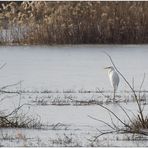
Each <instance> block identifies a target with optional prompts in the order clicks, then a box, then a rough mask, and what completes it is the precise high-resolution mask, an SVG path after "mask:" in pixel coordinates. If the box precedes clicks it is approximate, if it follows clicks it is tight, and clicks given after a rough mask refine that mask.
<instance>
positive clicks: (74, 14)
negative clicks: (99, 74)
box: [0, 1, 148, 44]
mask: <svg viewBox="0 0 148 148" xmlns="http://www.w3.org/2000/svg"><path fill="white" fill-rule="evenodd" d="M0 19H1V20H2V23H1V24H0V26H1V30H3V29H4V28H5V29H10V30H11V36H12V38H13V39H12V40H11V41H10V40H8V38H9V37H8V36H7V37H6V38H7V40H1V42H3V43H4V42H7V43H10V42H12V43H19V44H82V43H83V44H84V43H87V44H93V43H122V44H126V43H129V44H132V43H148V38H147V34H148V32H147V30H148V29H147V26H148V2H142V1H141V2H121V1H120V2H43V1H39V2H35V1H32V2H1V3H0ZM14 28H17V29H14ZM24 28H25V29H24ZM14 30H15V31H14ZM20 34H21V35H20ZM18 36H21V37H18Z"/></svg>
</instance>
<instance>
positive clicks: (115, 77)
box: [105, 66, 119, 99]
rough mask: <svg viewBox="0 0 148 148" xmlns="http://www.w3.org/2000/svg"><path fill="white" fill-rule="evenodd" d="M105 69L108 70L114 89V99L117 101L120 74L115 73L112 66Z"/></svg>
mask: <svg viewBox="0 0 148 148" xmlns="http://www.w3.org/2000/svg"><path fill="white" fill-rule="evenodd" d="M105 69H108V76H109V79H110V83H111V86H112V87H113V89H114V99H115V92H116V90H117V88H118V84H119V76H118V73H117V72H116V71H115V69H114V67H112V66H110V67H106V68H105Z"/></svg>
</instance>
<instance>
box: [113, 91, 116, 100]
mask: <svg viewBox="0 0 148 148" xmlns="http://www.w3.org/2000/svg"><path fill="white" fill-rule="evenodd" d="M115 93H116V90H115V89H114V96H113V102H115Z"/></svg>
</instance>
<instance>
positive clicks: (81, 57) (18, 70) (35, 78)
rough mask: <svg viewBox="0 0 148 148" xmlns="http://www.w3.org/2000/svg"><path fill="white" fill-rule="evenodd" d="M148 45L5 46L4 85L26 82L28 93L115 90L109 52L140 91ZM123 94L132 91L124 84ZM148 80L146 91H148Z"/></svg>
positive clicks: (0, 54)
mask: <svg viewBox="0 0 148 148" xmlns="http://www.w3.org/2000/svg"><path fill="white" fill-rule="evenodd" d="M147 48H148V46H147V45H88V46H87V45H78V46H77V45H76V46H30V47H29V46H1V47H0V63H1V64H2V63H7V65H6V67H5V68H4V69H2V70H1V71H0V76H1V84H0V85H2V86H3V85H7V84H11V83H16V82H18V81H20V80H23V86H22V87H23V88H25V89H37V90H41V89H49V90H54V89H58V90H64V89H73V90H77V89H96V88H97V87H99V88H100V89H104V90H112V88H111V86H110V84H109V80H108V76H107V71H105V70H104V67H105V66H109V65H111V63H110V61H109V58H108V57H107V56H106V55H105V54H104V53H103V51H106V52H108V53H109V54H110V55H111V56H112V58H113V60H114V62H115V64H116V66H117V67H118V69H119V70H120V71H121V72H122V74H124V76H125V77H126V78H127V79H128V80H129V82H132V78H134V83H135V88H136V89H139V87H140V84H141V81H142V78H143V75H144V73H145V74H146V76H147V74H148V65H147V61H148V58H147V57H148V49H147ZM120 82H121V83H120V85H119V90H128V88H127V87H126V85H125V84H124V83H123V82H122V80H121V81H120ZM147 84H148V78H147V77H146V79H145V83H144V85H143V89H148V85H147Z"/></svg>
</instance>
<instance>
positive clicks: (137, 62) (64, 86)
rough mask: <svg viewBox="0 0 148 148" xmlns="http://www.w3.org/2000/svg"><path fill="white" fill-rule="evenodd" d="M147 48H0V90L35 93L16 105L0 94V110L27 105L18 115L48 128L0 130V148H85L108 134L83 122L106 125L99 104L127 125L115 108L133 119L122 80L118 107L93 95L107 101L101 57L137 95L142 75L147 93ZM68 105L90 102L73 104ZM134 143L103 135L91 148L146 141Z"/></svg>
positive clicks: (15, 100) (132, 105)
mask: <svg viewBox="0 0 148 148" xmlns="http://www.w3.org/2000/svg"><path fill="white" fill-rule="evenodd" d="M147 48H148V46H147V45H95V46H94V45H76V46H70V45H69V46H1V47H0V63H1V64H3V63H7V65H6V66H5V67H4V68H3V69H2V70H1V71H0V76H1V83H0V86H1V87H2V86H4V85H8V84H13V83H16V82H18V81H20V80H23V83H22V87H21V89H22V90H32V91H34V90H39V92H37V91H36V92H35V93H32V92H27V93H26V92H25V93H23V94H22V95H21V99H20V96H19V95H18V94H11V93H8V94H1V99H2V98H5V97H6V99H4V100H3V101H1V103H0V108H1V109H2V110H4V111H6V112H8V110H9V111H12V110H13V109H14V108H16V106H17V105H18V104H19V103H21V104H25V103H27V104H29V105H27V106H25V107H23V108H22V110H21V112H23V113H27V115H29V116H31V117H39V119H40V121H41V122H42V123H43V124H44V125H46V124H49V125H52V127H54V128H53V129H43V130H42V129H40V130H37V129H17V128H13V129H7V128H4V129H1V130H0V145H1V146H79V145H80V146H91V145H90V143H91V142H90V141H89V140H90V139H92V138H93V136H97V135H98V132H99V130H108V128H109V127H108V126H106V125H105V124H103V123H102V122H98V121H96V120H93V119H92V118H90V117H89V116H92V117H95V118H97V119H99V120H103V121H105V122H107V123H109V124H112V120H111V117H110V114H109V113H108V111H106V110H104V109H103V108H101V107H100V106H99V105H97V104H96V102H97V101H100V102H102V103H103V105H105V106H106V107H108V108H109V109H111V110H112V111H113V112H114V113H116V114H117V115H118V116H119V117H120V118H121V119H122V120H125V121H128V118H127V116H126V115H125V113H124V112H123V110H121V108H120V107H119V105H121V106H122V107H123V108H124V109H126V111H128V114H129V115H130V117H133V114H132V113H133V112H134V113H137V105H136V104H135V102H134V100H133V98H132V97H131V95H130V94H129V93H125V92H124V90H129V88H128V87H127V86H126V84H125V83H124V81H123V80H122V79H121V81H120V85H119V90H118V92H121V91H122V94H119V93H118V96H117V99H118V101H119V102H118V103H116V104H113V103H111V102H109V103H108V102H107V101H106V98H104V97H103V96H101V94H100V93H96V92H95V90H96V88H100V89H103V90H105V91H108V92H109V95H110V91H112V88H111V86H110V83H109V79H108V75H107V71H105V70H104V67H106V66H109V65H111V63H110V60H109V59H108V57H107V56H106V55H105V54H104V53H103V52H104V51H106V52H107V53H109V54H110V55H111V57H112V59H113V60H114V62H115V64H116V66H117V67H118V69H119V70H120V71H121V72H122V74H123V75H124V76H125V77H126V78H127V80H128V81H129V82H132V79H133V78H134V83H135V89H139V87H140V85H141V82H142V79H143V75H144V73H145V74H146V79H145V82H144V85H143V89H144V90H148V78H147V74H148V66H147V56H148V49H147ZM15 87H16V88H17V89H20V88H19V85H18V86H13V87H10V90H11V89H13V88H15ZM46 90H49V91H48V92H46ZM50 90H52V91H50ZM57 90H58V91H57ZM81 90H84V92H81ZM85 90H91V92H85ZM92 90H94V91H92ZM40 91H42V93H41V92H40ZM43 92H44V93H43ZM144 95H145V100H144V101H143V102H142V104H144V105H145V108H144V115H147V111H148V108H147V104H148V100H147V94H144ZM9 96H10V97H9ZM70 99H74V100H78V101H88V102H89V101H92V100H94V101H96V102H95V103H94V104H93V103H92V104H75V102H73V101H72V100H70ZM64 103H65V104H64ZM113 121H114V123H115V124H116V125H121V123H119V121H117V120H116V119H115V118H114V117H113ZM55 125H57V126H55ZM105 136H106V135H105ZM4 137H5V138H4ZM67 137H69V138H70V139H72V141H71V142H69V143H68V142H67V141H66V142H67V143H66V144H67V145H64V144H63V143H60V141H62V142H63V141H64V140H67V139H68V138H67ZM139 137H140V136H135V137H134V138H135V139H133V135H132V134H123V135H118V134H109V135H107V136H106V137H101V139H99V142H98V143H97V145H94V146H148V142H147V137H146V138H145V137H144V138H143V139H142V140H139V139H138V138H139ZM64 138H65V139H64ZM88 139H89V140H88Z"/></svg>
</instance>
